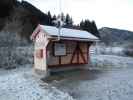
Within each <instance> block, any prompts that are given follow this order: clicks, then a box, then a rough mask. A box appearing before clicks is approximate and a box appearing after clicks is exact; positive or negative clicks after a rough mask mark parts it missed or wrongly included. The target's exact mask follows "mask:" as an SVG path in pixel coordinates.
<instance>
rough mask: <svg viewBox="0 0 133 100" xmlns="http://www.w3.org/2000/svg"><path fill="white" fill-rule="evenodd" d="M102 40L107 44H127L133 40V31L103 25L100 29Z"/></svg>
mask: <svg viewBox="0 0 133 100" xmlns="http://www.w3.org/2000/svg"><path fill="white" fill-rule="evenodd" d="M99 33H100V36H101V41H102V42H104V43H105V44H106V45H111V46H112V45H113V46H118V45H127V44H131V43H132V42H133V32H131V31H127V30H120V29H115V28H108V27H103V28H101V29H99Z"/></svg>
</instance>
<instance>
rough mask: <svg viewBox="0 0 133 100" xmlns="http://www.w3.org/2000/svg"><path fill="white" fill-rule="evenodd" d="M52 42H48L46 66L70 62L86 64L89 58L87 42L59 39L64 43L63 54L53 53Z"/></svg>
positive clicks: (69, 63)
mask: <svg viewBox="0 0 133 100" xmlns="http://www.w3.org/2000/svg"><path fill="white" fill-rule="evenodd" d="M54 43H55V42H51V43H49V45H48V47H47V63H48V66H50V67H54V66H60V65H72V64H87V63H88V60H89V55H88V54H89V45H90V43H88V42H77V41H63V40H62V41H61V43H64V44H65V45H66V55H65V56H55V55H54Z"/></svg>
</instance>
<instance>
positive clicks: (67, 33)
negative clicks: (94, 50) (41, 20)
mask: <svg viewBox="0 0 133 100" xmlns="http://www.w3.org/2000/svg"><path fill="white" fill-rule="evenodd" d="M40 26H41V29H43V30H44V31H45V32H47V33H48V34H49V35H51V36H58V28H56V27H54V26H47V25H40ZM61 33H62V34H61V36H60V37H62V38H63V37H66V38H71V39H72V38H73V39H74V38H76V39H79V40H81V39H82V40H83V39H84V40H88V41H89V40H91V41H92V40H93V41H99V38H98V37H96V36H94V35H93V34H92V33H90V32H87V31H84V30H76V29H69V28H62V29H61Z"/></svg>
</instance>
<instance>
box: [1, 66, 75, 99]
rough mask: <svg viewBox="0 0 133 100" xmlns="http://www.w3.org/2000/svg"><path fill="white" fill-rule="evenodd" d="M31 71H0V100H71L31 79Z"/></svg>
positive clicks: (56, 90) (44, 84) (63, 94)
mask: <svg viewBox="0 0 133 100" xmlns="http://www.w3.org/2000/svg"><path fill="white" fill-rule="evenodd" d="M31 69H32V68H26V67H25V68H19V69H15V70H2V69H1V70H0V100H73V98H72V97H71V96H69V94H68V93H64V92H62V91H59V90H58V89H56V88H55V87H52V86H49V85H48V84H46V83H44V82H42V81H40V80H38V79H37V78H35V77H33V75H32V70H31Z"/></svg>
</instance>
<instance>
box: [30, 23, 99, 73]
mask: <svg viewBox="0 0 133 100" xmlns="http://www.w3.org/2000/svg"><path fill="white" fill-rule="evenodd" d="M31 39H32V40H33V41H34V69H35V71H36V72H37V73H41V74H42V73H44V74H46V73H47V71H48V70H49V69H52V68H61V67H66V68H67V67H69V66H71V65H72V66H75V67H78V65H81V64H82V65H85V64H88V63H89V62H90V59H89V58H90V55H89V48H90V46H91V44H92V43H95V42H96V41H98V40H99V39H98V38H97V37H96V36H94V35H92V34H91V33H89V32H87V31H81V30H75V29H68V28H61V30H60V36H59V29H58V28H56V27H53V26H44V25H38V26H37V28H36V29H35V31H34V32H33V33H32V36H31Z"/></svg>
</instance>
